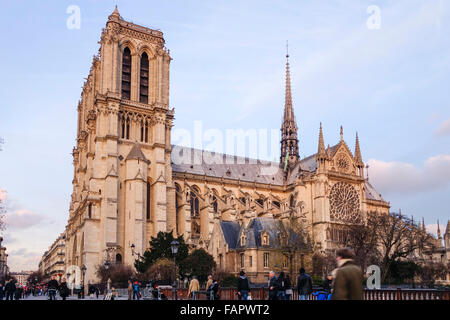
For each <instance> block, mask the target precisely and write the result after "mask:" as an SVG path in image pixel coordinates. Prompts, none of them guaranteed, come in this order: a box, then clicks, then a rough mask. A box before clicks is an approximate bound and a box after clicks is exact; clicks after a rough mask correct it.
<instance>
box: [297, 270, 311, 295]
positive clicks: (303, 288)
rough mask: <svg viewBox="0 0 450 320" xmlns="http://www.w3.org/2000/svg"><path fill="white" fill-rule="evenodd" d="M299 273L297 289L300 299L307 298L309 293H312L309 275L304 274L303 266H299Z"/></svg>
mask: <svg viewBox="0 0 450 320" xmlns="http://www.w3.org/2000/svg"><path fill="white" fill-rule="evenodd" d="M299 271H300V275H299V276H298V279H297V291H298V297H299V299H300V300H308V297H309V295H310V294H311V293H312V280H311V277H310V276H309V275H308V274H306V272H305V269H304V268H300V270H299Z"/></svg>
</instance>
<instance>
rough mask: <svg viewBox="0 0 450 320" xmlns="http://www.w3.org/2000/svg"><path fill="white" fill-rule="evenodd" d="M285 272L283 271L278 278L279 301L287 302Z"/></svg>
mask: <svg viewBox="0 0 450 320" xmlns="http://www.w3.org/2000/svg"><path fill="white" fill-rule="evenodd" d="M285 281H286V279H285V275H284V272H283V271H281V272H280V275H279V276H278V293H277V296H278V300H286V283H285Z"/></svg>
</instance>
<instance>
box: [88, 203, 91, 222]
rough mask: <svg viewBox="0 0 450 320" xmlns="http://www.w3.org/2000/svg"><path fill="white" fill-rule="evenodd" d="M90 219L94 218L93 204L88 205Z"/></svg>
mask: <svg viewBox="0 0 450 320" xmlns="http://www.w3.org/2000/svg"><path fill="white" fill-rule="evenodd" d="M88 217H89V219H90V218H92V203H89V205H88Z"/></svg>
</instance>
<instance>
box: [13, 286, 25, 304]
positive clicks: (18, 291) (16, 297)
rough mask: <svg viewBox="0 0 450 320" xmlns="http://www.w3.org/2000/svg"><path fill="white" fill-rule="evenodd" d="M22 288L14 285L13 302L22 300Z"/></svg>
mask: <svg viewBox="0 0 450 320" xmlns="http://www.w3.org/2000/svg"><path fill="white" fill-rule="evenodd" d="M22 294H23V288H22V286H20V285H19V284H18V283H16V291H15V293H14V300H20V299H21V298H22Z"/></svg>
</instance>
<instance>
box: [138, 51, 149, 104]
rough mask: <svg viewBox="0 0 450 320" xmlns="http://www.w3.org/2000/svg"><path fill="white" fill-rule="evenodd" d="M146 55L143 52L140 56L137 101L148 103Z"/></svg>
mask: <svg viewBox="0 0 450 320" xmlns="http://www.w3.org/2000/svg"><path fill="white" fill-rule="evenodd" d="M148 65H149V64H148V55H147V53H145V52H144V53H143V54H142V56H141V70H140V78H139V81H140V82H139V102H141V103H148V71H149V68H148Z"/></svg>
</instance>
